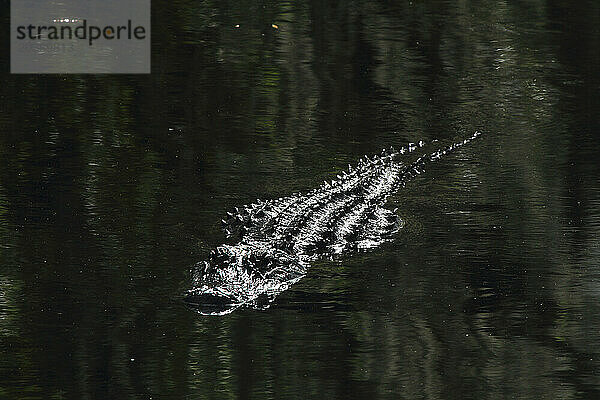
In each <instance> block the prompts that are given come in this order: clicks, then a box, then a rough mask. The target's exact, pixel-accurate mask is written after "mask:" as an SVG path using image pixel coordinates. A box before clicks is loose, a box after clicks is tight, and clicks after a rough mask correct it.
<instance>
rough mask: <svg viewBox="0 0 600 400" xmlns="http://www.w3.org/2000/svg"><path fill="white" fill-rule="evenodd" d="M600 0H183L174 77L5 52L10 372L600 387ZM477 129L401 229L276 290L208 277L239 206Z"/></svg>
mask: <svg viewBox="0 0 600 400" xmlns="http://www.w3.org/2000/svg"><path fill="white" fill-rule="evenodd" d="M1 15H2V18H3V20H4V21H5V23H6V24H8V19H9V10H8V6H5V7H2V14H1ZM273 24H275V25H276V27H273ZM236 25H239V27H236ZM598 26H600V4H598V3H597V2H593V1H582V2H577V3H576V4H574V3H571V2H567V1H558V0H554V1H530V2H491V1H483V2H482V1H477V2H475V1H460V2H455V1H431V2H427V3H423V2H417V1H413V2H386V1H375V2H361V1H349V2H308V3H304V2H275V1H259V2H239V1H238V2H230V1H203V2H197V1H179V0H177V1H170V2H165V1H159V0H157V1H154V2H153V27H152V28H153V29H152V30H153V37H152V40H153V60H152V62H153V65H152V70H153V73H152V74H151V75H150V76H131V75H87V76H86V75H46V76H24V75H20V76H19V75H12V76H11V75H9V74H7V73H6V72H3V78H4V79H3V81H2V85H1V86H0V398H7V399H47V398H53V399H61V398H65V399H107V398H114V399H130V398H131V399H138V398H139V399H149V398H153V399H213V398H214V399H222V398H241V399H269V398H277V399H288V398H289V399H291V398H294V399H306V398H335V399H354V398H356V399H359V398H369V399H373V398H377V399H380V398H381V399H387V398H390V399H392V398H394V399H396V398H406V399H438V398H444V399H513V398H519V399H522V398H531V399H592V398H597V397H600V378H599V376H600V347H599V346H598V343H600V333H599V332H600V330H599V329H598V328H599V326H600V242H599V241H598V237H599V235H600V181H599V179H598V176H599V173H600V171H599V169H600V167H599V165H600V164H598V162H597V159H598V157H597V156H598V154H600V153H599V151H600V145H599V143H598V140H597V139H596V135H597V132H598V130H599V128H600V126H599V125H600V124H599V123H598V115H599V114H600V113H599V111H600V100H599V99H600V97H599V96H598V91H599V89H600V79H599V78H600V75H598V72H597V71H598V70H599V69H598V67H599V66H600V65H599V64H600V62H599V61H600V60H599V58H600V55H599V54H600V53H599V52H598V48H599V44H600V31H599V30H598ZM5 39H7V38H6V37H5ZM2 43H3V50H4V54H8V51H9V49H8V41H7V40H4V41H3V42H2ZM0 64H1V66H2V71H8V65H9V60H8V58H7V57H4V58H2V61H0ZM476 130H479V131H481V132H483V133H484V136H483V137H482V138H481V140H478V141H476V142H473V143H472V144H470V145H469V146H465V147H464V148H461V149H460V151H458V152H456V153H453V154H452V155H449V156H448V157H446V158H445V159H443V160H441V161H439V162H437V163H435V164H431V165H430V166H429V167H427V168H426V173H425V174H422V175H420V176H419V177H418V178H417V179H415V180H413V181H411V182H410V183H409V184H408V185H407V186H406V187H405V188H403V189H401V190H399V191H398V193H397V195H396V196H394V198H393V199H392V200H391V202H390V205H389V206H390V207H392V208H395V207H398V213H399V215H400V217H401V218H403V219H404V221H405V222H406V225H405V227H404V228H403V229H402V230H401V231H400V233H398V234H397V237H396V239H395V240H394V241H393V242H392V243H388V244H386V245H384V246H382V247H380V248H378V249H375V250H372V251H369V252H365V253H361V254H353V255H349V256H348V257H345V258H342V259H340V260H335V261H327V260H324V261H321V262H318V263H316V264H315V265H314V266H313V267H312V268H311V269H310V271H309V274H308V275H307V276H306V277H305V278H304V279H302V280H301V281H300V282H299V283H298V284H296V285H295V286H294V287H293V288H292V289H291V290H289V291H287V292H285V293H283V294H282V295H281V296H279V297H278V299H277V301H276V302H275V303H274V304H273V306H272V307H271V308H270V309H269V310H266V311H257V310H252V309H242V310H237V311H236V312H234V313H232V314H230V315H227V316H223V317H218V318H215V317H203V316H200V315H198V314H196V313H194V312H193V311H191V310H190V309H188V308H186V307H185V305H184V304H183V302H182V301H181V295H182V293H184V291H185V290H186V289H187V288H188V287H189V284H190V274H189V269H190V266H191V265H192V264H194V263H195V262H197V261H200V260H202V259H205V258H206V257H207V255H208V252H209V251H210V249H211V248H213V247H214V246H216V245H219V244H221V243H224V241H225V236H224V234H223V233H222V232H221V231H220V219H221V218H222V217H223V215H224V214H225V213H226V212H227V211H229V210H230V209H231V208H233V207H234V206H237V205H241V204H246V203H250V202H252V201H254V200H255V199H256V198H262V199H267V198H275V197H281V196H286V195H289V194H291V193H292V192H295V191H305V190H307V189H311V188H313V187H316V186H317V185H319V184H320V183H321V182H322V180H323V179H327V178H329V179H331V178H333V177H334V176H335V174H336V173H339V171H341V170H343V169H344V168H346V167H347V164H348V163H354V162H355V161H356V160H358V159H359V158H360V157H361V156H363V155H365V154H374V153H378V152H380V151H381V149H382V148H384V147H388V146H390V145H394V146H401V145H403V144H405V143H407V142H411V141H412V142H416V141H418V140H421V139H422V140H426V141H431V140H433V139H440V140H451V139H453V138H463V137H465V136H468V135H470V134H472V133H473V132H474V131H476Z"/></svg>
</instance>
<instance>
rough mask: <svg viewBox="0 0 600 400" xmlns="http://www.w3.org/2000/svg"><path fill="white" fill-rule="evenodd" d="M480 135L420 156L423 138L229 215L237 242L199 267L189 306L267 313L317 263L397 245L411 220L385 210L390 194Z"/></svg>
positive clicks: (230, 233) (228, 229)
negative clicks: (397, 237)
mask: <svg viewBox="0 0 600 400" xmlns="http://www.w3.org/2000/svg"><path fill="white" fill-rule="evenodd" d="M479 135H480V133H479V132H475V133H474V134H473V135H472V136H471V137H469V138H467V139H464V140H462V141H460V142H456V143H453V144H451V145H449V146H446V147H442V148H440V149H438V150H435V151H433V152H431V153H427V152H423V151H421V152H420V153H422V154H421V155H420V156H416V155H418V153H419V152H417V149H419V148H421V147H423V146H424V143H423V142H422V141H420V142H419V143H410V144H409V145H408V146H405V147H402V148H401V149H399V150H396V149H394V148H393V147H391V148H389V149H384V150H383V151H382V152H381V154H380V155H376V156H374V157H373V158H369V157H365V158H363V159H361V160H360V161H359V162H358V164H357V166H356V167H352V166H350V165H349V166H348V169H347V171H344V172H343V173H341V174H340V175H337V178H336V179H334V180H332V181H331V182H328V181H325V182H324V183H323V184H322V185H321V186H319V187H318V188H316V189H313V190H311V191H309V192H307V193H295V194H293V195H291V196H288V197H284V198H279V199H272V200H257V201H255V202H254V203H252V204H249V205H246V206H243V207H241V208H236V209H235V211H234V212H230V213H227V217H226V218H225V219H223V220H222V223H223V228H224V231H225V233H226V236H227V237H228V238H230V239H233V240H232V241H235V244H231V245H230V244H223V245H220V246H218V247H216V249H214V250H212V251H211V253H210V255H209V257H208V260H205V261H201V262H199V263H198V264H196V265H195V266H194V267H193V270H192V271H193V272H192V288H191V289H189V290H188V291H187V293H186V295H185V301H186V302H187V303H188V304H189V305H190V306H192V307H193V308H194V309H195V310H196V311H197V312H199V313H200V314H203V315H224V314H229V313H231V312H233V311H234V310H236V309H238V308H240V307H242V306H248V307H254V308H259V309H265V308H268V307H269V306H270V305H271V303H272V302H273V301H274V299H275V297H276V296H277V295H278V294H280V293H282V292H283V291H285V290H287V289H288V288H289V287H290V286H291V285H293V284H294V283H296V282H297V281H298V280H300V279H301V278H302V277H303V276H305V275H306V273H307V270H308V268H309V267H310V264H311V262H314V261H315V260H317V259H318V258H321V257H325V256H331V257H333V256H335V255H338V254H341V253H345V252H348V251H360V250H365V249H371V248H374V247H377V246H379V245H381V244H382V243H384V242H386V241H388V240H391V238H392V237H393V235H394V233H396V232H397V231H398V230H399V229H401V228H402V226H403V224H404V223H403V221H402V220H401V219H400V218H399V217H398V216H397V214H396V210H393V211H391V210H389V209H387V208H385V207H384V205H385V203H386V201H387V199H388V197H389V196H390V195H391V194H393V193H394V192H395V191H396V190H397V188H399V187H401V186H404V185H405V184H406V182H408V181H409V180H410V179H412V178H413V177H414V176H416V175H418V174H420V173H421V172H423V167H424V165H425V164H426V163H427V162H429V161H434V160H437V159H439V158H440V157H441V156H443V155H444V154H446V153H448V152H450V151H452V150H454V149H456V148H458V147H461V146H463V145H465V144H467V143H469V142H470V141H471V140H473V139H475V138H476V137H477V136H479ZM435 142H436V141H434V143H435ZM411 153H412V154H411ZM423 153H424V154H423Z"/></svg>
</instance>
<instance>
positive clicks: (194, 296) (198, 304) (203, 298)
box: [185, 291, 239, 315]
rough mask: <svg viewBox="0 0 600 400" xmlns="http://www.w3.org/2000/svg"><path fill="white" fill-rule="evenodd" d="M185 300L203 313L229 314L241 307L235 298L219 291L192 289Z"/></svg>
mask: <svg viewBox="0 0 600 400" xmlns="http://www.w3.org/2000/svg"><path fill="white" fill-rule="evenodd" d="M185 302H186V303H187V304H188V305H189V306H190V307H192V308H193V309H195V310H196V311H198V312H199V313H200V314H203V315H223V314H228V313H230V312H232V311H233V310H235V309H236V308H238V307H239V304H238V303H236V302H235V301H234V299H232V298H231V297H229V296H227V295H226V294H224V293H219V292H199V291H190V292H188V294H187V295H186V297H185Z"/></svg>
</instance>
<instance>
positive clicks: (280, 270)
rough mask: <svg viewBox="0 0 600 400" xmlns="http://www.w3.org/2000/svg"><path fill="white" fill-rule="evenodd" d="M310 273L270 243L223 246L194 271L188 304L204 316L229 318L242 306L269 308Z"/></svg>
mask: <svg viewBox="0 0 600 400" xmlns="http://www.w3.org/2000/svg"><path fill="white" fill-rule="evenodd" d="M305 273H306V264H305V263H304V262H302V261H301V260H300V259H298V258H296V257H293V256H290V254H289V253H287V252H284V251H282V250H279V249H276V248H274V247H272V246H271V245H270V244H269V243H267V242H252V243H238V244H236V245H233V246H230V245H221V246H219V247H217V248H216V249H215V250H214V251H212V252H211V254H210V256H209V259H208V260H207V261H202V262H200V263H198V264H197V265H196V267H195V268H194V274H195V276H194V278H193V281H194V282H193V289H190V290H189V291H188V292H187V293H186V297H185V301H186V302H187V303H188V305H190V306H191V307H193V308H194V309H195V310H197V311H198V312H199V313H200V314H203V315H225V314H229V313H230V312H232V311H234V310H235V309H237V308H238V307H240V306H242V305H251V306H253V307H255V308H265V307H268V305H269V303H270V302H271V301H272V300H273V299H274V298H275V296H276V295H277V294H279V293H281V292H283V291H284V290H286V289H287V288H288V287H289V286H290V285H291V284H293V283H294V282H296V281H297V280H299V279H300V278H302V277H303V276H304V275H305Z"/></svg>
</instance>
